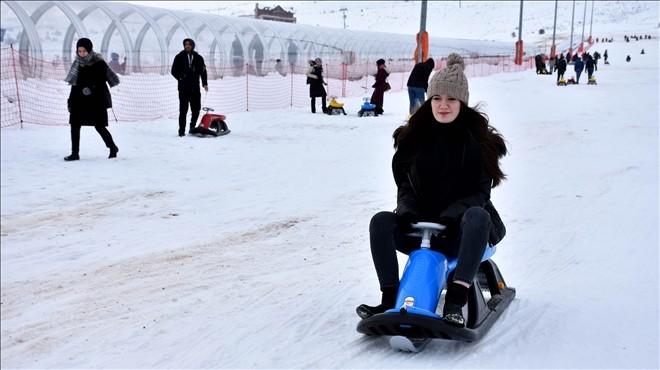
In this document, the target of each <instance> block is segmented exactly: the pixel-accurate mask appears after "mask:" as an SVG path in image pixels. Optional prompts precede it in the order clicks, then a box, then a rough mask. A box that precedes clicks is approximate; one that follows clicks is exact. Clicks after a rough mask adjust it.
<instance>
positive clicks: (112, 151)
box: [108, 145, 119, 158]
mask: <svg viewBox="0 0 660 370" xmlns="http://www.w3.org/2000/svg"><path fill="white" fill-rule="evenodd" d="M117 152H119V148H117V146H116V145H114V146H113V147H112V148H110V155H109V156H108V158H117Z"/></svg>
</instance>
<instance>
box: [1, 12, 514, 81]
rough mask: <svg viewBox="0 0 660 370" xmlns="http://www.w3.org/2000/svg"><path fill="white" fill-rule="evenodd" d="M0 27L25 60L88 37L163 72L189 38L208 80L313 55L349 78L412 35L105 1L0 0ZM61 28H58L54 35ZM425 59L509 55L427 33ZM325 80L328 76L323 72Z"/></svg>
mask: <svg viewBox="0 0 660 370" xmlns="http://www.w3.org/2000/svg"><path fill="white" fill-rule="evenodd" d="M1 14H2V27H3V28H5V29H7V34H8V35H9V37H11V35H20V36H16V37H17V41H18V49H19V51H20V52H21V53H23V54H26V55H29V56H30V57H32V58H35V59H40V60H47V59H52V58H53V57H55V56H58V54H61V58H62V61H63V65H64V66H68V65H69V64H70V62H71V58H72V56H73V55H74V54H75V51H74V47H75V42H76V40H77V38H79V37H89V38H91V39H92V41H93V42H94V44H95V49H97V51H99V52H100V53H101V54H103V55H109V54H110V53H111V52H117V51H123V53H124V55H125V56H126V58H127V59H126V68H127V70H128V71H131V72H144V70H145V67H157V68H156V69H155V70H153V69H149V71H152V72H158V73H160V74H167V73H169V66H170V64H171V60H172V58H173V56H174V55H175V54H176V53H178V52H179V51H180V50H181V49H182V44H181V43H182V40H183V39H184V38H187V37H190V38H192V39H194V40H195V43H196V50H198V51H200V52H201V53H202V55H204V56H205V58H206V59H207V65H209V66H211V67H216V68H215V69H214V70H213V72H212V73H213V74H215V75H211V76H209V77H211V78H221V77H223V76H222V73H223V72H222V71H225V70H229V69H232V70H233V73H234V75H241V74H243V73H246V69H245V68H244V65H245V64H247V65H249V66H250V67H249V69H248V70H247V72H248V73H254V74H257V75H258V74H260V73H262V70H270V69H272V68H273V67H274V65H275V63H276V60H278V59H280V60H282V61H284V63H286V64H289V65H292V67H293V66H305V65H306V64H307V61H308V60H310V59H314V58H316V57H320V58H322V59H323V60H324V61H325V62H326V63H334V64H341V63H344V64H347V65H349V68H348V70H349V75H351V74H353V73H356V74H358V75H363V74H364V73H365V71H364V68H360V67H358V68H356V71H352V70H351V68H350V65H353V64H355V65H361V64H362V63H364V62H375V60H377V59H380V58H385V59H388V60H389V61H390V68H391V69H393V71H397V63H396V62H397V61H406V62H407V63H405V64H401V65H402V66H403V65H409V64H410V61H412V58H413V54H414V51H415V47H416V43H415V37H414V35H402V34H394V33H381V32H369V31H352V30H346V29H336V28H326V27H315V26H310V25H304V24H295V23H284V22H274V21H265V20H257V19H250V18H240V17H229V16H221V15H215V14H210V13H194V12H186V11H173V10H167V9H160V8H154V7H146V6H139V5H133V4H128V3H119V2H107V1H2V12H1ZM62 29H64V30H65V31H64V33H62V31H61V30H62ZM429 50H430V51H431V54H430V55H432V56H433V57H441V56H446V55H447V54H449V53H450V52H454V51H456V52H459V53H461V54H463V55H465V56H471V55H479V56H493V55H500V56H501V55H506V56H508V55H513V53H514V51H515V49H514V44H513V43H504V42H486V41H476V40H474V41H473V40H456V39H444V38H439V37H430V38H429ZM21 68H22V69H23V73H24V74H25V75H27V76H32V77H37V78H38V77H39V76H40V70H39V68H38V66H36V65H29V64H27V65H21ZM329 77H333V76H329Z"/></svg>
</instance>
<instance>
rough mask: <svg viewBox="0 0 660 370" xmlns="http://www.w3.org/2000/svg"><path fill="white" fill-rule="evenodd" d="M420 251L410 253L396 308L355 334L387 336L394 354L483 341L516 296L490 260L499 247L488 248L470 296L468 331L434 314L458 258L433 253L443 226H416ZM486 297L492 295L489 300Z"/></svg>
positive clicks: (361, 324) (361, 325) (361, 326)
mask: <svg viewBox="0 0 660 370" xmlns="http://www.w3.org/2000/svg"><path fill="white" fill-rule="evenodd" d="M412 226H413V227H414V228H416V229H418V230H419V231H418V232H417V233H415V234H411V235H414V236H420V237H421V238H422V242H421V245H420V249H418V250H416V251H414V252H412V253H410V256H409V259H408V262H407V263H406V267H405V269H404V271H403V275H402V277H401V281H400V284H399V292H398V294H397V299H396V306H395V307H393V308H392V309H389V310H387V311H385V312H384V313H381V314H375V315H373V316H371V317H368V318H366V319H362V320H361V321H360V322H359V323H358V326H357V331H358V332H360V333H363V334H367V335H388V336H392V338H390V345H391V346H392V348H394V349H398V350H402V351H407V352H419V351H421V350H422V349H423V348H424V347H425V346H426V345H427V344H428V343H429V342H430V341H431V339H433V338H440V339H451V340H463V341H467V342H471V341H475V340H478V339H480V338H481V337H483V336H484V335H485V334H486V332H487V331H488V329H490V327H491V326H492V325H493V323H494V322H495V320H497V318H498V317H499V316H500V315H501V314H502V312H503V311H504V310H505V309H506V308H507V307H508V306H509V303H511V301H512V300H513V298H514V297H515V295H516V290H515V288H511V287H508V286H507V285H506V283H505V282H504V278H503V277H502V274H501V273H500V271H499V269H498V267H497V265H496V264H495V262H493V261H492V260H491V259H490V258H491V257H492V256H493V254H495V249H496V248H495V246H488V247H486V252H485V253H484V256H483V258H482V262H481V265H480V266H479V269H478V271H477V275H476V277H475V278H474V281H473V282H472V286H471V287H470V290H469V291H468V303H467V313H468V314H467V320H466V326H465V327H464V328H460V327H456V326H452V325H450V324H447V323H446V322H445V321H444V320H442V316H440V315H438V314H436V313H435V312H436V310H437V308H438V303H439V301H440V296H441V294H442V291H443V289H444V287H445V285H446V282H447V281H448V280H449V279H450V278H451V276H452V273H453V271H454V269H455V268H456V262H457V258H450V257H446V256H445V255H443V254H442V253H440V252H436V251H433V250H431V249H430V247H431V237H432V236H433V235H436V234H438V233H439V232H442V230H444V229H445V226H444V225H440V224H437V223H431V222H418V223H416V224H413V225H412ZM484 291H485V292H488V293H489V294H490V298H489V299H488V300H486V297H485V296H484Z"/></svg>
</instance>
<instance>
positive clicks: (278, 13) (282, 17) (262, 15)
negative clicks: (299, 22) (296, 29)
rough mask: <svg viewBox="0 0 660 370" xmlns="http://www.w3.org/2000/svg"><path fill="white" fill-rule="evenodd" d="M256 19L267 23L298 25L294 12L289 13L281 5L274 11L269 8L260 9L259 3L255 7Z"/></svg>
mask: <svg viewBox="0 0 660 370" xmlns="http://www.w3.org/2000/svg"><path fill="white" fill-rule="evenodd" d="M254 18H255V19H263V20H267V21H277V22H287V23H296V17H294V16H293V12H287V11H286V10H284V9H282V7H281V6H279V5H278V6H276V7H275V8H273V9H271V8H269V7H265V8H262V9H259V3H256V4H255V6H254Z"/></svg>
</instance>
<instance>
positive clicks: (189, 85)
mask: <svg viewBox="0 0 660 370" xmlns="http://www.w3.org/2000/svg"><path fill="white" fill-rule="evenodd" d="M172 76H174V78H176V80H177V81H178V83H179V136H186V116H187V115H188V104H190V111H191V113H192V117H191V118H190V130H192V129H194V128H195V126H196V125H197V118H199V111H200V110H201V109H202V102H201V100H202V99H201V98H202V94H201V92H200V89H199V78H200V77H201V78H202V86H203V87H204V91H209V86H208V81H207V74H206V64H204V58H202V56H201V55H199V54H198V53H197V52H196V51H195V42H194V41H193V40H192V39H185V40H183V50H182V51H181V52H180V53H179V54H177V56H176V57H174V63H172ZM189 132H190V131H189Z"/></svg>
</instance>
